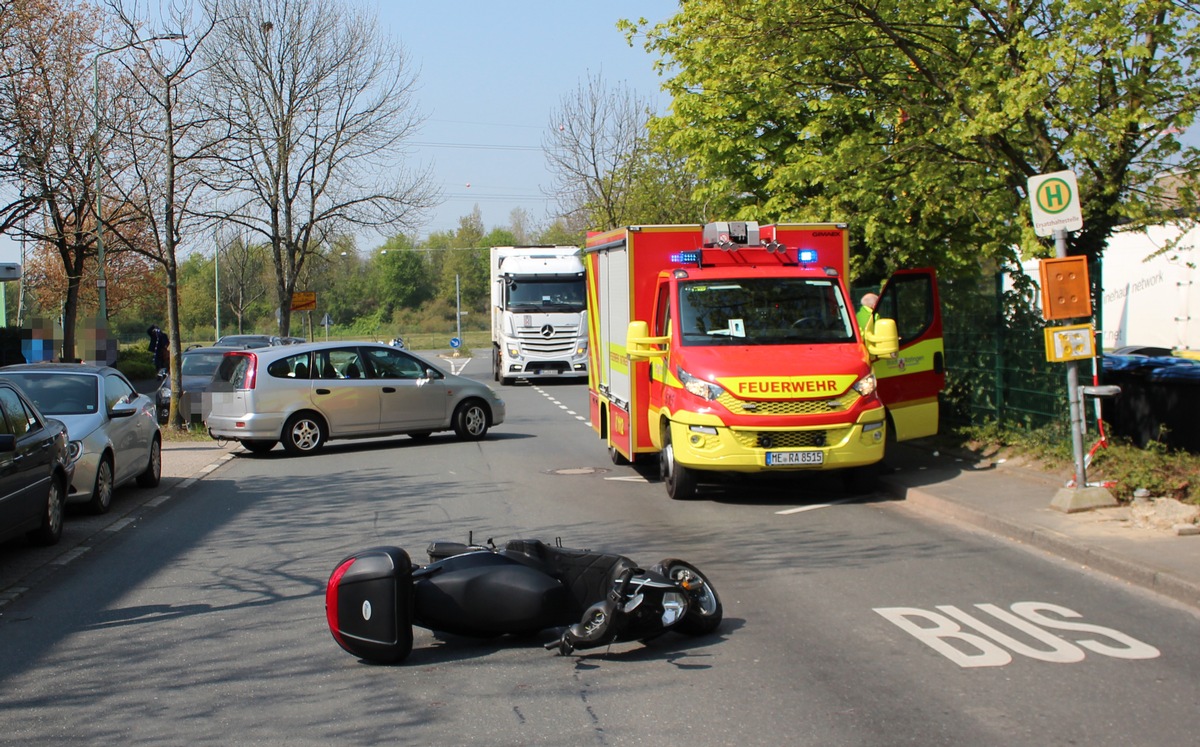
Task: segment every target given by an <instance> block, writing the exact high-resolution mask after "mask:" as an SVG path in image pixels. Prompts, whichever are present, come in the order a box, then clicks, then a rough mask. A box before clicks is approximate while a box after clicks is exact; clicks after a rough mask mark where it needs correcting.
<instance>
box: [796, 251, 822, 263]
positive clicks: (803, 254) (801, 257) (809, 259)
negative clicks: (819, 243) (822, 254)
mask: <svg viewBox="0 0 1200 747" xmlns="http://www.w3.org/2000/svg"><path fill="white" fill-rule="evenodd" d="M796 261H797V262H799V263H800V264H802V265H811V264H813V263H814V262H816V261H817V250H816V249H801V250H800V251H798V252H796Z"/></svg>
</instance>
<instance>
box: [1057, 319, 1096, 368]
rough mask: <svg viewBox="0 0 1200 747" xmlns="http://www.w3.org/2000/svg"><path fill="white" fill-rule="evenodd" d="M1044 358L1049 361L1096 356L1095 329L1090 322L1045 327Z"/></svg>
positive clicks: (1060, 361)
mask: <svg viewBox="0 0 1200 747" xmlns="http://www.w3.org/2000/svg"><path fill="white" fill-rule="evenodd" d="M1044 332H1045V335H1046V360H1048V361H1050V362H1051V363H1062V362H1064V361H1078V360H1085V359H1087V358H1095V357H1096V342H1095V341H1096V330H1095V329H1093V328H1092V325H1090V324H1072V325H1069V326H1066V327H1047V328H1046V329H1045V330H1044Z"/></svg>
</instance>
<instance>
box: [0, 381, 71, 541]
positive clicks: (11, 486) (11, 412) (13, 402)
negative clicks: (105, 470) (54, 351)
mask: <svg viewBox="0 0 1200 747" xmlns="http://www.w3.org/2000/svg"><path fill="white" fill-rule="evenodd" d="M70 484H71V466H70V460H69V458H68V456H67V427H66V426H65V425H63V424H62V422H61V421H58V420H54V419H52V418H47V417H46V416H45V415H43V414H42V413H41V412H39V411H38V409H37V406H36V405H34V404H33V402H32V401H30V400H29V399H28V398H26V397H25V395H24V393H22V392H21V391H20V389H19V388H18V387H17V386H15V385H13V384H12V382H8V381H2V380H0V541H5V540H8V539H11V538H12V537H16V536H18V535H21V534H24V535H25V536H26V537H27V538H28V539H29V540H30V541H31V542H34V543H37V544H39V545H52V544H54V543H55V542H58V538H59V537H61V536H62V529H63V506H64V505H65V503H66V499H67V486H68V485H70Z"/></svg>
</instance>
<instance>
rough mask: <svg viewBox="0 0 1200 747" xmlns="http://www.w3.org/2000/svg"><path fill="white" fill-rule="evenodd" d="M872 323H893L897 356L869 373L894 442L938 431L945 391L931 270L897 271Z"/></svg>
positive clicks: (937, 302) (938, 306) (879, 362)
mask: <svg viewBox="0 0 1200 747" xmlns="http://www.w3.org/2000/svg"><path fill="white" fill-rule="evenodd" d="M875 317H881V318H884V319H894V320H896V330H897V331H898V332H899V335H900V352H899V353H898V354H897V355H896V357H895V358H881V359H880V360H877V361H875V363H874V365H873V368H874V371H875V378H876V379H877V380H878V386H879V398H880V399H882V400H883V403H884V404H885V405H886V406H887V408H888V414H889V415H890V416H891V425H892V427H893V429H894V432H895V436H896V440H897V441H906V440H908V439H913V438H921V437H923V436H932V435H934V434H935V433H937V431H938V394H939V393H940V392H941V391H942V388H943V387H945V385H946V361H945V350H944V345H943V342H942V307H941V299H940V298H939V296H938V288H937V277H936V275H935V273H934V271H933V270H932V269H931V268H921V269H916V270H899V271H897V272H896V274H894V275H892V277H891V278H890V279H889V280H888V282H887V284H886V285H885V286H884V287H883V291H882V292H881V293H880V294H879V302H878V303H877V304H876V305H875V313H874V314H873V315H872V320H874V318H875Z"/></svg>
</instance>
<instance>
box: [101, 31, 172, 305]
mask: <svg viewBox="0 0 1200 747" xmlns="http://www.w3.org/2000/svg"><path fill="white" fill-rule="evenodd" d="M184 38H186V37H185V36H184V35H183V34H164V35H162V36H152V37H150V38H149V39H135V40H134V41H131V42H129V43H128V44H122V45H121V46H119V47H111V48H105V49H101V50H100V51H98V52H96V54H95V55H93V56H92V120H93V122H94V125H93V126H94V128H95V129H94V130H93V131H92V170H93V171H92V184H93V186H94V188H95V190H96V264H97V267H98V271H97V274H96V295H97V300H98V301H99V306H100V311H99V316H100V319H101V320H102V321H103V322H104V323H107V322H108V279H107V277H105V272H104V227H103V223H104V218H103V216H104V213H102V212H101V196H100V58H101V57H103V56H104V55H106V54H112V53H113V52H121V51H123V50H126V49H129V48H131V47H136V48H137V49H141V51H143V52H145V51H146V50H145V49H142V47H141V46H140V45H142V44H149V43H151V42H157V41H168V40H175V39H184Z"/></svg>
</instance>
